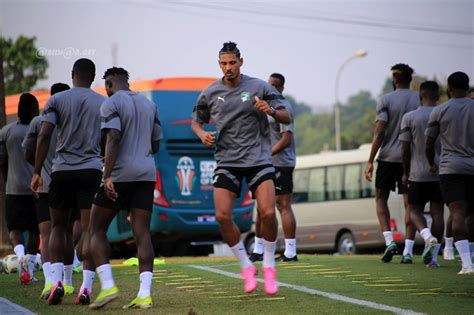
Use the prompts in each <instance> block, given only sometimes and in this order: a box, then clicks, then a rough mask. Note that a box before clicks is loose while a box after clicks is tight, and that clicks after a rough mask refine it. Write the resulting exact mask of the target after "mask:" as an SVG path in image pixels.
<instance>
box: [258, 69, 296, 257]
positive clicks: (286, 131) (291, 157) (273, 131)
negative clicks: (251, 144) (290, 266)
mask: <svg viewBox="0 0 474 315" xmlns="http://www.w3.org/2000/svg"><path fill="white" fill-rule="evenodd" d="M268 83H269V84H270V85H272V86H273V87H274V88H275V89H277V90H278V92H280V93H283V90H284V84H285V77H284V76H283V75H281V74H279V73H273V74H272V75H270V78H269V79H268ZM286 108H287V109H288V110H289V111H290V114H291V115H292V116H293V112H292V109H291V105H290V104H289V103H288V102H286ZM292 118H293V117H292ZM268 121H269V124H270V138H271V143H272V155H273V157H272V160H273V161H272V164H273V166H274V167H275V170H276V174H275V175H276V179H275V188H276V205H277V209H278V211H279V212H280V215H281V221H282V226H283V233H284V234H285V252H284V253H283V254H281V255H280V256H279V257H278V258H277V259H276V260H277V261H281V262H292V261H298V257H297V256H296V238H295V233H296V220H295V216H294V214H293V209H292V208H291V199H292V197H293V171H294V168H295V163H296V151H295V138H294V129H293V119H292V122H291V124H288V125H285V124H281V123H278V122H277V121H275V119H273V117H270V116H269V117H268ZM261 223H262V222H261V219H260V215H258V214H257V219H256V221H255V246H254V250H253V253H252V254H251V255H250V260H251V261H258V260H262V259H263V238H262V237H261V229H262V227H261Z"/></svg>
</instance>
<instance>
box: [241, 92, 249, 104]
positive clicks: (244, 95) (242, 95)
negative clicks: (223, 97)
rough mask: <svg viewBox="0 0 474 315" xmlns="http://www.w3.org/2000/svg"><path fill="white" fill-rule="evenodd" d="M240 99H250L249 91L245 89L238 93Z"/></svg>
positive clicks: (243, 100)
mask: <svg viewBox="0 0 474 315" xmlns="http://www.w3.org/2000/svg"><path fill="white" fill-rule="evenodd" d="M240 99H241V100H242V102H246V101H250V93H249V92H246V91H244V92H242V93H240Z"/></svg>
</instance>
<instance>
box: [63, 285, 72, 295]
mask: <svg viewBox="0 0 474 315" xmlns="http://www.w3.org/2000/svg"><path fill="white" fill-rule="evenodd" d="M73 293H74V287H73V286H72V285H65V286H64V295H69V294H73Z"/></svg>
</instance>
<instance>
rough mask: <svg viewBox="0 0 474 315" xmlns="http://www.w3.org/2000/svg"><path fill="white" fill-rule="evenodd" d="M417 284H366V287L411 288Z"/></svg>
mask: <svg viewBox="0 0 474 315" xmlns="http://www.w3.org/2000/svg"><path fill="white" fill-rule="evenodd" d="M414 285H417V284H416V283H391V284H364V286H366V287H410V286H414Z"/></svg>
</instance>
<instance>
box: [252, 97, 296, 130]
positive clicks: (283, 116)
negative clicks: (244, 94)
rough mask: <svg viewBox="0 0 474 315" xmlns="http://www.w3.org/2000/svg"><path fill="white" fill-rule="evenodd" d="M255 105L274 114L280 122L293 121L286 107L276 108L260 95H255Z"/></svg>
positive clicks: (287, 122)
mask: <svg viewBox="0 0 474 315" xmlns="http://www.w3.org/2000/svg"><path fill="white" fill-rule="evenodd" d="M255 107H256V108H257V109H258V110H259V111H261V112H264V113H265V114H267V115H270V116H272V117H273V118H274V119H275V120H276V121H278V122H279V123H282V124H289V123H291V115H290V113H289V112H288V111H287V110H286V109H285V108H278V109H276V108H274V107H272V106H270V104H268V102H266V101H264V100H261V99H260V98H259V97H258V96H255Z"/></svg>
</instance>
